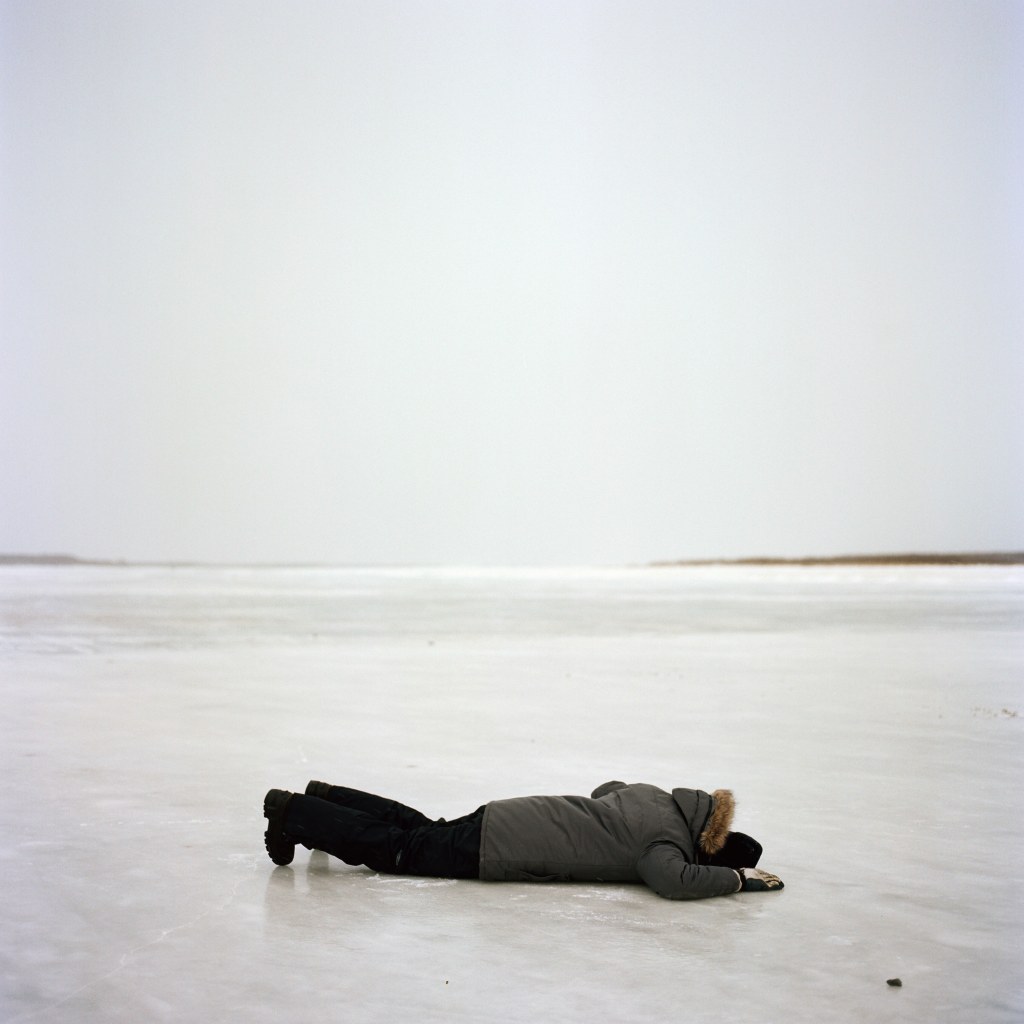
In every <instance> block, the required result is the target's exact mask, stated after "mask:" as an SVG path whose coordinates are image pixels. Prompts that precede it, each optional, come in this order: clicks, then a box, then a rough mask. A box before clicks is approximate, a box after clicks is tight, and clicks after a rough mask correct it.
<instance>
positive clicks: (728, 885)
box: [636, 842, 781, 900]
mask: <svg viewBox="0 0 1024 1024" xmlns="http://www.w3.org/2000/svg"><path fill="white" fill-rule="evenodd" d="M636 867H637V871H638V872H639V874H640V877H641V879H643V881H644V884H645V885H647V886H648V887H649V888H651V889H653V890H654V891H655V892H656V893H657V894H658V895H659V896H663V897H664V898H665V899H668V900H699V899H705V898H706V897H708V896H727V895H729V893H734V892H739V891H740V889H742V888H743V878H742V876H741V875H740V873H739V872H738V871H733V869H732V868H722V867H717V866H714V865H711V864H691V863H690V862H689V861H688V860H687V859H686V858H685V857H684V856H683V851H682V850H680V849H679V847H678V846H676V845H675V843H667V842H666V843H652V844H651V845H650V846H648V847H647V849H646V850H644V852H643V854H642V855H641V857H640V860H639V861H637V865H636ZM780 885H781V883H780Z"/></svg>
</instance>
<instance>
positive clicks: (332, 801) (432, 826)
mask: <svg viewBox="0 0 1024 1024" xmlns="http://www.w3.org/2000/svg"><path fill="white" fill-rule="evenodd" d="M483 816H484V809H483V807H478V808H477V809H476V810H475V811H473V812H472V813H471V814H466V815H464V816H463V817H461V818H456V819H455V820H453V821H445V820H444V819H443V818H440V819H438V820H437V821H434V820H433V819H431V818H428V817H427V816H426V815H425V814H421V813H420V812H419V811H417V810H414V809H413V808H412V807H406V806H405V804H400V803H398V802H397V801H396V800H388V799H385V798H384V797H380V796H374V795H373V794H372V793H363V792H362V791H360V790H358V789H348V788H346V787H345V786H331V787H330V789H329V790H328V791H327V792H326V793H325V798H321V797H316V796H305V795H303V794H300V793H296V794H295V796H293V797H292V799H291V801H290V802H289V804H288V809H287V811H286V812H285V818H284V830H285V832H286V833H287V834H288V835H289V836H291V837H292V838H293V839H294V840H295V841H296V842H298V843H302V844H303V845H304V846H308V847H309V848H310V849H313V850H323V851H324V852H325V853H329V854H331V855H332V856H334V857H338V858H340V859H341V860H343V861H345V863H346V864H365V865H366V866H367V867H368V868H371V869H372V870H374V871H380V872H384V873H386V874H390V875H420V876H426V877H430V878H479V877H480V829H481V825H482V823H483Z"/></svg>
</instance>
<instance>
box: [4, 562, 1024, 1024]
mask: <svg viewBox="0 0 1024 1024" xmlns="http://www.w3.org/2000/svg"><path fill="white" fill-rule="evenodd" d="M0 609H2V619H0V672H2V686H3V696H4V713H3V716H2V726H0V743H2V751H3V753H2V757H3V765H4V777H5V780H6V785H5V787H4V795H3V800H2V826H3V827H2V833H0V835H2V839H0V856H2V865H3V879H4V893H5V898H4V927H3V929H2V932H0V935H2V937H0V949H2V951H3V971H2V977H3V988H2V1018H3V1019H4V1020H5V1021H7V1022H15V1021H33V1022H48V1021H53V1022H56V1021H61V1022H66V1021H75V1022H104V1024H117V1022H122V1021H123V1022H132V1024H136V1022H138V1021H160V1020H174V1021H180V1020H194V1021H203V1022H215V1021H238V1020H245V1021H250V1022H256V1024H259V1022H264V1021H266V1022H271V1021H273V1022H275V1024H276V1022H280V1021H282V1020H294V1019H300V1020H311V1021H317V1020H331V1021H359V1022H364V1021H371V1022H372V1021H382V1022H383V1021H388V1022H391V1021H394V1020H395V1019H402V1018H407V1019H408V1018H411V1019H418V1020H465V1021H530V1022H535V1021H545V1022H548V1021H592V1020H612V1021H641V1020H644V1021H647V1020H689V1021H700V1022H705V1021H707V1022H718V1021H722V1022H724V1021H785V1022H792V1021H808V1022H811V1021H813V1022H816V1024H817V1022H820V1021H830V1022H836V1021H838V1022H846V1021H849V1022H862V1021H865V1020H871V1021H875V1022H886V1021H915V1022H916V1021H944V1022H948V1021H965V1022H968V1021H969V1022H971V1024H986V1022H995V1021H1005V1022H1010V1021H1019V1020H1020V1019H1021V1018H1022V1016H1024V966H1022V958H1021V955H1020V949H1021V946H1022V940H1024V905H1022V904H1024V901H1022V896H1021V891H1022V887H1021V884H1020V881H1019V879H1018V874H1019V870H1018V863H1017V857H1018V856H1020V854H1021V851H1022V849H1024V814H1022V811H1024V798H1022V796H1021V779H1022V778H1024V772H1022V768H1024V752H1022V751H1024V748H1022V740H1024V700H1022V680H1024V671H1022V670H1024V642H1022V633H1024V571H1022V570H1021V569H1020V568H1014V567H954V568H939V567H924V568H923V567H915V568H900V567H892V568H889V567H887V568H870V569H869V568H856V567H844V568H841V569H840V568H836V569H831V568H757V569H754V568H733V567H728V568H708V569H698V568H658V569H652V568H636V569H592V570H580V569H573V570H556V569H546V570H526V569H519V570H497V569H495V570H470V569H387V570H385V569H377V570H374V569H305V570H300V569H287V570H286V569H251V570H244V569H185V568H180V569H169V568H142V567H139V568H103V567H57V568H45V567H8V568H5V569H3V570H2V572H0ZM310 778H319V779H326V780H329V781H334V782H339V783H344V784H347V785H352V786H357V787H360V788H364V789H370V790H374V791H377V792H382V793H385V794H386V795H389V796H394V797H397V798H398V799H401V800H403V801H404V802H406V803H410V804H413V805H414V806H418V807H420V808H421V809H422V810H424V811H426V812H427V813H430V814H432V815H444V816H446V817H451V816H453V815H457V814H460V813H464V812H465V811H468V810H470V809H472V808H474V807H476V806H477V805H479V804H480V803H483V802H485V801H487V800H489V799H494V798H497V797H503V796H513V795H519V794H524V793H531V792H565V793H569V792H589V791H590V790H591V789H592V788H593V787H594V786H596V785H597V784H599V783H601V782H604V781H606V780H608V779H612V778H621V779H626V780H628V781H647V782H654V783H657V784H659V785H663V786H666V787H671V786H695V787H700V788H705V789H713V788H716V787H720V786H724V787H730V788H732V789H733V790H734V791H735V793H736V797H737V803H738V812H737V827H739V828H741V829H743V830H744V831H747V832H750V833H752V834H753V835H755V836H756V837H758V838H759V839H760V840H761V842H762V843H763V844H764V847H765V853H764V857H763V860H762V864H763V866H764V867H766V868H768V869H769V870H771V871H774V872H776V873H778V874H779V875H781V876H782V878H783V879H784V880H785V882H786V889H785V890H784V891H783V892H781V893H777V894H761V895H744V896H734V897H726V898H721V899H716V900H707V901H701V902H695V903H674V902H671V901H667V900H661V899H659V898H658V897H657V896H655V895H653V894H652V893H650V892H649V891H647V890H646V889H644V888H643V887H639V886H621V885H607V886H600V885H549V886H543V885H534V886H530V885H516V884H497V883H482V882H451V881H446V880H432V879H405V878H393V877H384V876H378V875H375V874H372V873H370V872H368V871H366V870H364V869H359V868H351V867H348V866H346V865H344V864H342V863H340V862H339V861H335V860H332V859H329V858H327V857H326V856H324V855H322V854H314V855H309V854H308V853H306V852H305V851H301V850H300V851H299V852H298V854H297V856H296V859H295V863H294V864H293V865H292V866H291V867H288V868H277V869H275V868H274V867H273V865H272V864H271V863H270V861H269V860H268V859H267V857H266V855H265V854H264V852H263V848H262V828H263V821H262V817H261V814H260V809H261V806H260V805H261V800H262V796H263V793H264V792H265V791H266V789H268V788H269V787H271V786H277V787H281V788H290V789H301V788H303V787H304V785H305V783H306V781H307V780H308V779H310ZM893 977H899V978H901V979H902V981H903V987H902V988H899V989H895V988H890V987H888V986H887V985H886V979H887V978H893Z"/></svg>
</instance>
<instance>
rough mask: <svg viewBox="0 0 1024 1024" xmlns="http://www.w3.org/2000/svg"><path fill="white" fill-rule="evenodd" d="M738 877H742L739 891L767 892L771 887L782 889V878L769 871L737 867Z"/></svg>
mask: <svg viewBox="0 0 1024 1024" xmlns="http://www.w3.org/2000/svg"><path fill="white" fill-rule="evenodd" d="M738 870H739V874H740V878H742V879H743V887H742V889H741V890H740V891H741V892H768V891H769V890H773V889H784V888H785V885H783V882H782V879H781V878H779V876H778V875H773V874H771V872H769V871H761V870H760V868H739V869H738Z"/></svg>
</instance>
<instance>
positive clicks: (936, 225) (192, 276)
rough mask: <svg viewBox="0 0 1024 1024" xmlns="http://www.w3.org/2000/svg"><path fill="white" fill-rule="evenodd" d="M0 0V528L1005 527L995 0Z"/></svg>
mask: <svg viewBox="0 0 1024 1024" xmlns="http://www.w3.org/2000/svg"><path fill="white" fill-rule="evenodd" d="M0 12H2V13H0V17H2V21H0V31H2V38H0V45H2V54H0V102H2V108H0V117H2V124H0V129H2V142H0V146H2V149H0V160H2V164H0V173H2V178H0V185H2V190H0V203H2V206H0V215H2V223H0V260H2V262H0V273H2V307H0V551H3V552H56V551H59V552H69V553H74V554H77V555H80V556H88V557H113V558H121V557H124V558H131V559H195V560H216V561H329V562H348V563H351V562H356V563H400V562H421V563H438V562H441V563H444V562H460V563H552V562H554V563H619V562H636V561H646V560H650V559H659V558H672V557H704V556H737V555H756V554H771V555H801V554H829V553H844V552H866V551H872V552H874V551H904V550H914V551H922V550H945V551H953V550H995V549H1010V548H1012V549H1020V548H1024V420H1022V414H1021V412H1020V410H1021V408H1022V407H1024V255H1022V254H1024V204H1022V201H1021V200H1022V184H1021V183H1022V181H1024V129H1022V116H1021V110H1022V109H1024V108H1022V98H1024V88H1022V86H1024V75H1022V68H1024V5H1022V4H1020V3H1018V2H1014V0H1008V2H985V0H976V2H969V3H960V2H942V0H928V2H922V3H908V2H900V0H883V2H870V0H854V2H846V3H832V2H827V0H806V2H777V3H769V2H758V3H754V2H748V3H730V2H707V3H693V2H685V0H674V2H644V0H639V2H637V0H629V2H625V0H623V2H618V3H608V2H600V0H594V2H559V0H543V2H528V0H518V2H507V3H498V2H488V0H465V2H458V0H456V2H440V0H439V2H401V3H397V2H395V3H391V2H386V0H372V2H371V0H366V2H359V3H352V2H343V0H325V2H277V0H275V2H265V3H262V2H253V0H244V2H242V0H196V2H187V0H186V2H174V3H163V2H157V0H123V2H118V0H108V2H102V3H100V2H94V0H58V2H53V0H32V2H15V0H0Z"/></svg>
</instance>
